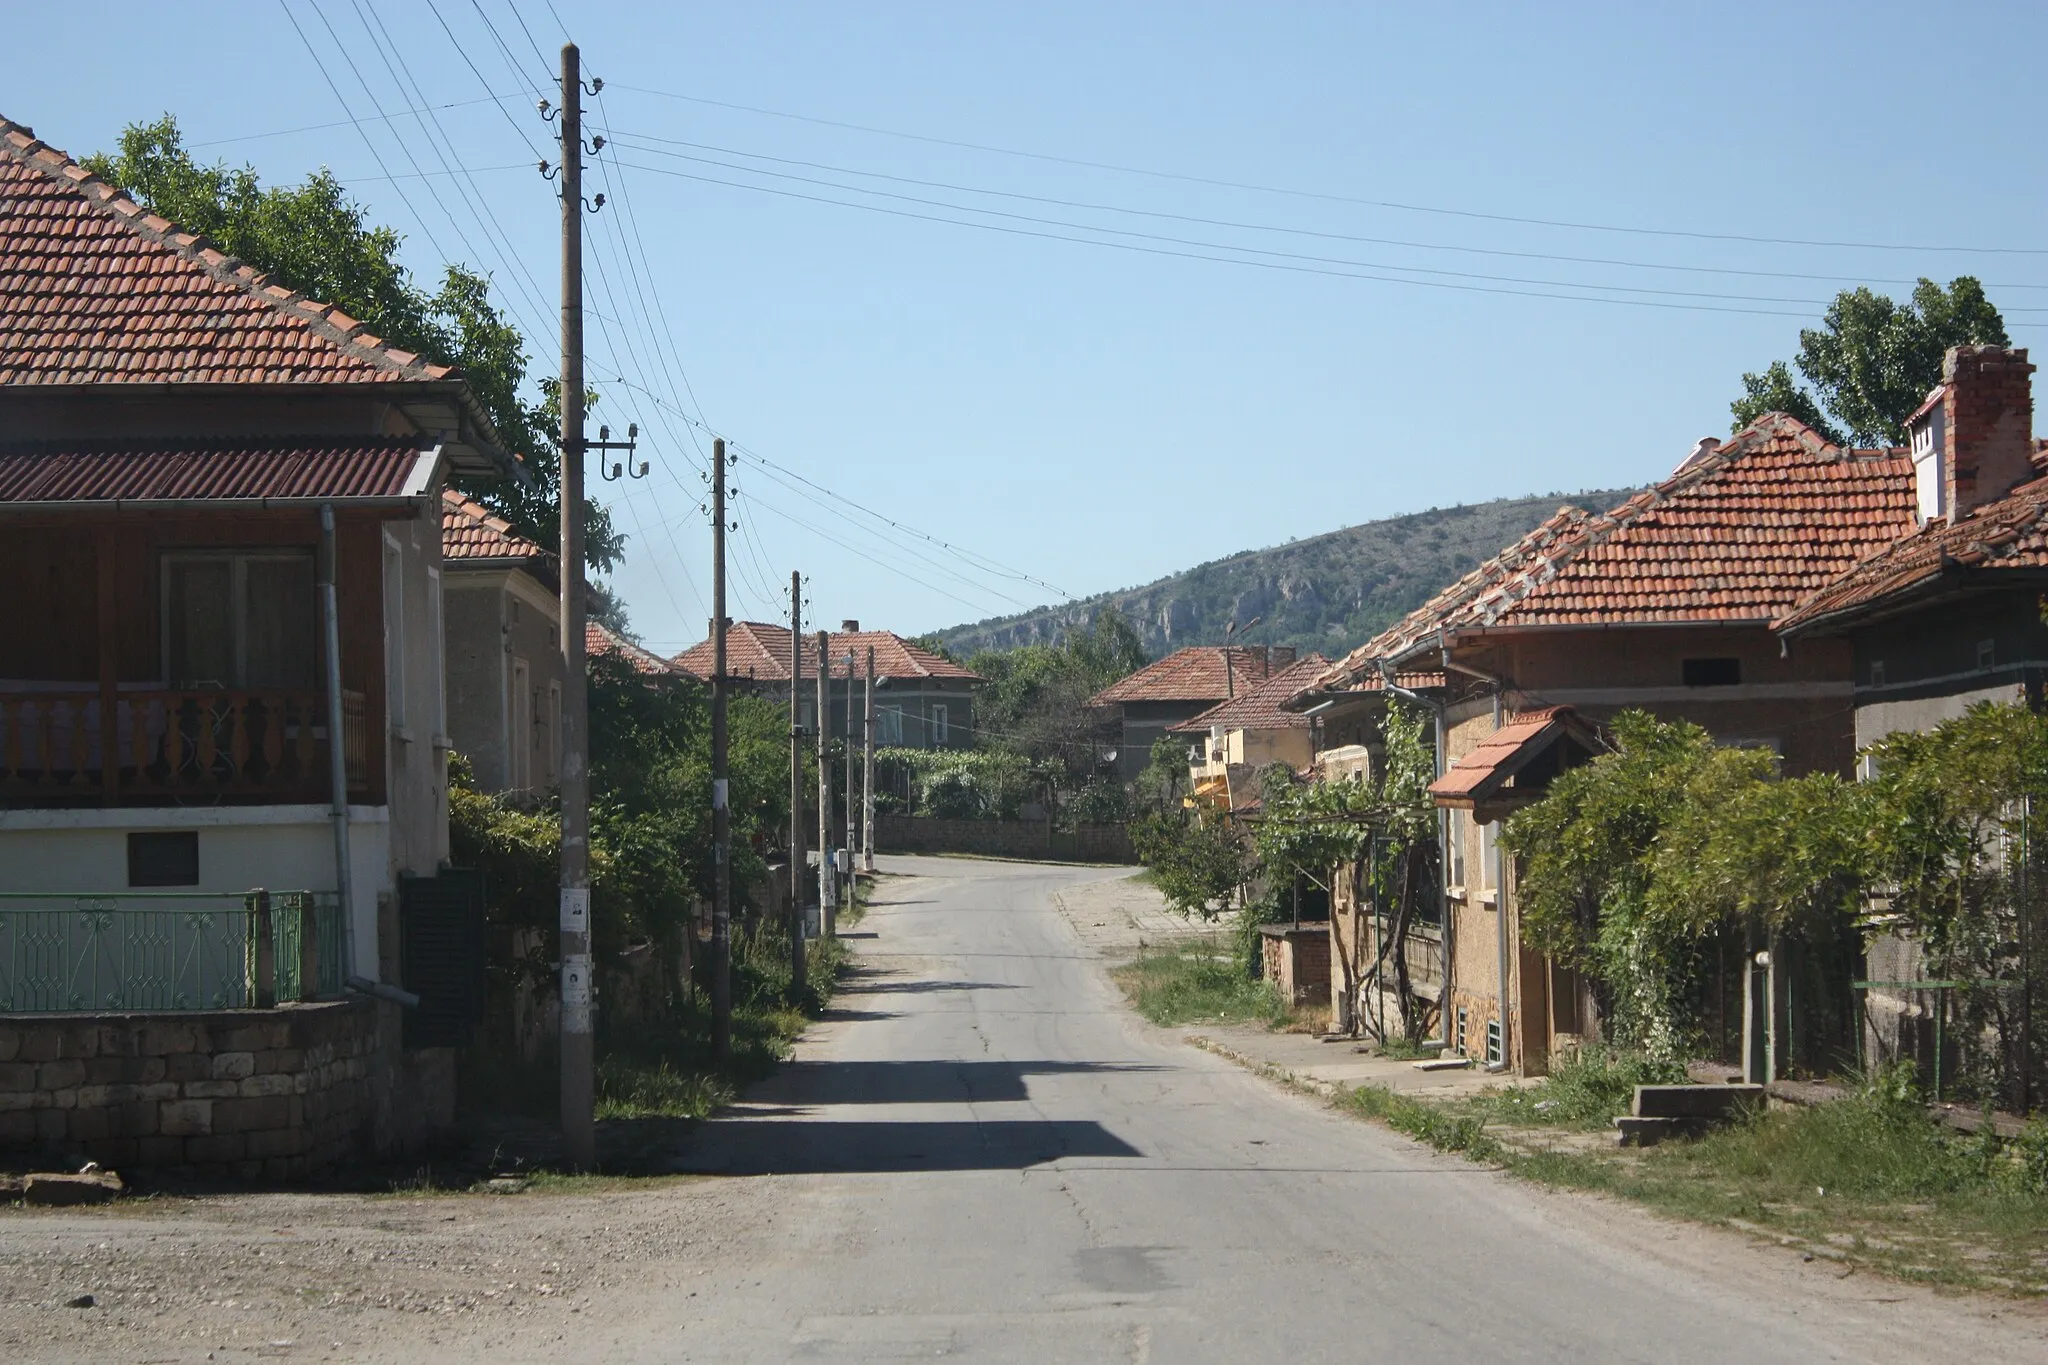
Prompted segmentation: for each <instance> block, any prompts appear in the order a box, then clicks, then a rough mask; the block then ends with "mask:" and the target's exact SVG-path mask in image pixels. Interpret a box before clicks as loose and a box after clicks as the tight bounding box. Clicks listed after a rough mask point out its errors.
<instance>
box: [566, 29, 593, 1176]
mask: <svg viewBox="0 0 2048 1365" xmlns="http://www.w3.org/2000/svg"><path fill="white" fill-rule="evenodd" d="M561 117H562V470H561V474H562V481H561V482H562V493H561V519H562V559H561V579H562V603H561V618H562V672H563V676H562V722H561V724H562V728H561V745H562V769H561V784H562V898H561V938H562V941H561V953H562V1026H561V1027H562V1037H561V1045H562V1150H563V1154H564V1155H565V1156H566V1157H567V1158H568V1162H569V1165H570V1166H572V1167H575V1168H576V1169H579V1170H587V1169H589V1168H590V1167H591V1166H593V1165H595V1164H596V1162H597V1125H596V1115H595V1103H596V1098H597V1091H596V1085H597V1079H596V1060H595V1057H594V1053H593V1048H592V1043H591V1033H590V747H589V746H590V734H589V728H590V727H589V698H588V696H587V695H586V688H585V685H584V666H583V610H584V596H583V594H584V588H583V77H582V74H581V71H580V70H579V67H578V61H577V52H576V45H575V44H574V43H565V44H564V45H563V47H562V108H561Z"/></svg>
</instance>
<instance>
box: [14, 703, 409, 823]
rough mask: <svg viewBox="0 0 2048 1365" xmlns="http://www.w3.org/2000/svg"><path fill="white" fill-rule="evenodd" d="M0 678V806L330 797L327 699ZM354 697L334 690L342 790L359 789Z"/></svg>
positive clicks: (365, 770) (360, 718)
mask: <svg viewBox="0 0 2048 1365" xmlns="http://www.w3.org/2000/svg"><path fill="white" fill-rule="evenodd" d="M103 695H104V694H103V693H101V692H100V691H98V690H96V689H91V688H77V687H65V688H61V689H56V688H46V687H43V686H40V685H37V684H33V683H28V684H23V683H6V682H0V806H11V807H23V806H32V807H48V806H92V805H127V806H138V805H187V804H208V805H211V804H224V803H270V804H281V803H293V802H320V801H326V800H327V799H329V797H330V795H331V790H330V781H331V778H330V775H329V767H328V765H329V762H330V759H329V756H328V755H329V749H328V738H329V737H328V727H327V699H326V697H325V696H324V695H323V694H321V693H319V692H305V691H281V690H260V691H229V690H224V689H219V688H202V689H196V690H184V691H165V690H140V689H135V688H132V687H129V686H125V685H124V686H122V687H121V688H119V689H118V690H117V691H116V692H115V693H114V696H113V700H112V704H111V705H106V704H104V702H103ZM365 713H366V706H365V702H364V698H363V695H362V694H361V693H360V692H343V693H342V753H343V758H344V760H345V762H346V765H347V771H348V786H349V790H350V791H352V792H354V791H359V790H362V789H365V788H367V786H368V782H369V743H368V731H367V726H366V724H365V720H364V717H365Z"/></svg>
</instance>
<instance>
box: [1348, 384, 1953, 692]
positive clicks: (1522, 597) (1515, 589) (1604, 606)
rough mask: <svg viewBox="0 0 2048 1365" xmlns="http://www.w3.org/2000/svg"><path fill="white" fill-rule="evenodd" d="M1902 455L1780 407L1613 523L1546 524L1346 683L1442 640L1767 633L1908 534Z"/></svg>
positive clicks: (1387, 641) (1454, 590)
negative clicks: (1527, 630)
mask: <svg viewBox="0 0 2048 1365" xmlns="http://www.w3.org/2000/svg"><path fill="white" fill-rule="evenodd" d="M1914 506H1915V500H1914V492H1913V470H1912V464H1911V461H1910V460H1909V458H1908V457H1907V454H1906V452H1905V451H1902V450H1842V449H1840V448H1838V447H1836V446H1833V445H1830V444H1828V443H1827V442H1826V441H1824V440H1822V439H1821V438H1820V437H1819V436H1818V435H1816V434H1815V433H1814V432H1813V431H1812V429H1811V428H1809V427H1807V426H1806V425H1805V424H1804V423H1802V422H1800V421H1798V420H1797V419H1796V418H1793V417H1789V416H1787V415H1785V414H1784V413H1771V414H1769V415H1767V416H1765V417H1762V418H1759V419H1758V420H1757V421H1756V422H1754V423H1752V424H1751V425H1750V426H1748V427H1746V428H1744V429H1743V431H1742V432H1741V433H1739V434H1738V435H1736V436H1735V437H1734V438H1733V439H1731V440H1730V441H1728V442H1727V443H1726V444H1725V445H1723V446H1721V447H1720V448H1719V449H1718V450H1714V451H1711V452H1708V453H1705V454H1703V455H1701V456H1699V457H1698V458H1696V459H1690V460H1688V461H1687V463H1686V465H1685V466H1684V467H1683V468H1682V469H1681V470H1680V471H1679V472H1678V473H1677V474H1675V475H1673V476H1672V477H1671V478H1669V479H1666V480H1665V481H1664V482H1662V483H1660V484H1658V485H1657V486H1656V487H1654V488H1651V489H1648V490H1647V491H1645V492H1642V493H1639V494H1637V495H1636V496H1635V497H1633V498H1630V499H1629V500H1628V501H1627V502H1625V503H1623V504H1622V505H1621V506H1619V507H1617V508H1614V509H1613V510H1612V511H1609V512H1606V513H1600V514H1595V513H1590V512H1586V511H1584V510H1582V509H1579V508H1575V507H1563V508H1560V509H1558V511H1557V513H1556V515H1554V516H1552V517H1551V518H1550V519H1549V520H1548V521H1546V522H1544V523H1543V524H1542V525H1541V526H1539V527H1537V528H1536V529H1535V530H1534V531H1531V532H1530V533H1529V534H1528V535H1526V536H1524V537H1523V538H1522V539H1521V540H1519V541H1517V542H1516V543H1515V544H1514V545H1511V546H1509V547H1508V548H1507V549H1506V550H1504V551H1502V552H1501V553H1500V554H1499V555H1497V556H1496V557H1494V558H1493V559H1491V560H1489V561H1487V562H1486V563H1485V564H1482V565H1480V566H1479V568H1477V569H1475V570H1473V571H1472V572H1471V573H1469V574H1467V575H1466V576H1465V577H1464V578H1461V579H1459V580H1458V581H1457V582H1456V583H1454V584H1452V585H1451V586H1450V587H1448V588H1446V589H1445V590H1444V591H1442V592H1440V593H1438V594H1437V595H1436V596H1435V597H1433V598H1431V599H1430V600H1429V601H1428V602H1426V603H1424V604H1423V605H1422V606H1421V607H1420V608H1418V609H1417V610H1415V611H1413V612H1411V613H1410V614H1409V615H1408V616H1407V617H1406V618H1405V619H1403V620H1402V621H1400V622H1399V623H1398V624H1396V625H1395V626H1393V627H1392V628H1391V629H1389V630H1387V631H1385V632H1383V633H1382V634H1381V635H1379V636H1378V637H1376V638H1374V639H1372V640H1370V641H1367V642H1366V643H1365V644H1364V645H1362V646H1360V647H1359V648H1358V649H1356V650H1354V651H1352V653H1351V654H1349V655H1347V656H1346V657H1345V659H1344V660H1343V662H1341V663H1339V664H1338V665H1337V666H1336V667H1335V668H1333V669H1331V670H1330V672H1329V673H1328V674H1326V675H1325V676H1324V678H1323V682H1324V683H1325V684H1326V685H1333V686H1334V685H1339V684H1341V683H1342V682H1343V681H1344V680H1346V679H1347V678H1350V677H1354V676H1358V675H1361V674H1363V673H1365V672H1366V671H1367V669H1368V666H1369V665H1370V663H1371V661H1372V660H1374V659H1382V658H1384V659H1390V660H1391V659H1400V658H1402V657H1404V656H1407V655H1410V654H1413V653H1415V652H1417V651H1419V650H1420V649H1422V648H1424V647H1426V646H1427V645H1428V644H1429V643H1430V642H1432V641H1433V640H1434V639H1435V638H1436V637H1437V634H1438V632H1439V631H1449V632H1452V633H1456V632H1459V631H1466V630H1512V629H1516V628H1521V627H1532V626H1574V625H1587V626H1616V625H1633V624H1648V623H1658V624H1678V623H1693V622H1698V623H1702V624H1721V623H1729V622H1745V623H1757V624H1762V623H1767V622H1769V621H1770V620H1772V619H1773V618H1774V617H1776V616H1778V615H1780V614H1782V613H1783V612H1785V611H1787V610H1789V609H1790V608H1791V607H1792V606H1793V605H1795V604H1796V603H1798V602H1799V601H1800V600H1801V599H1802V598H1804V597H1806V596H1807V595H1808V594H1810V593H1812V592H1814V591H1815V590H1816V589H1818V588H1819V587H1821V586H1822V585H1823V584H1825V583H1827V582H1828V581H1830V580H1831V579H1832V578H1834V576H1835V575H1837V574H1839V573H1841V572H1842V571H1843V570H1844V569H1846V568H1848V567H1849V566H1850V565H1853V564H1855V563H1856V562H1857V561H1858V560H1859V559H1862V558H1863V557H1864V556H1866V555H1868V554H1870V553H1872V552H1873V551H1875V550H1878V549H1880V548H1882V547H1883V546H1885V545H1888V544H1890V543H1891V542H1892V541H1893V540H1896V539H1897V538H1898V537H1900V536H1902V535H1905V534H1908V533H1910V532H1911V531H1912V530H1913V526H1914Z"/></svg>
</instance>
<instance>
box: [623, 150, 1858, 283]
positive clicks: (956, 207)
mask: <svg viewBox="0 0 2048 1365" xmlns="http://www.w3.org/2000/svg"><path fill="white" fill-rule="evenodd" d="M631 149H632V150H634V151H639V152H646V153H650V154H652V155H655V156H666V157H673V158H675V159H676V160H679V161H691V162H695V163H697V164H699V165H705V166H717V167H719V168H721V169H723V170H728V171H739V172H741V173H742V174H745V175H761V176H770V177H773V178H774V179H777V180H793V181H796V182H797V183H799V184H804V185H817V186H820V187H823V188H826V189H835V190H840V191H843V192H845V193H849V194H867V195H874V196H876V197H877V198H882V199H894V200H898V201H900V202H902V203H907V204H923V205H925V206H927V207H930V208H944V209H952V210H953V211H954V212H956V213H979V214H986V215H988V216H990V217H995V218H1008V219H1011V220H1013V221H1016V222H1023V223H1042V224H1046V225H1048V226H1052V227H1065V228H1073V229H1075V230H1077V231H1081V232H1101V233H1109V234H1113V235H1115V236H1118V237H1134V238H1137V239H1139V240H1142V241H1148V242H1167V243H1171V244H1173V245H1176V246H1191V247H1203V248H1206V249H1208V250H1211V251H1237V252H1243V253H1246V254H1248V255H1254V256H1271V257H1274V258H1276V259H1279V260H1289V261H1312V262H1315V263H1316V264H1319V265H1344V266H1353V267H1356V268H1358V269H1362V270H1399V271H1407V272H1409V273H1412V274H1418V275H1443V276H1446V277H1450V278H1455V279H1465V280H1489V281H1495V282H1499V283H1505V284H1534V285H1542V286H1546V287H1549V288H1555V289H1600V290H1607V291H1609V292H1618V293H1629V294H1661V295H1666V296H1669V297H1674V298H1690V299H1730V300H1735V301H1737V302H1748V303H1794V304H1799V305H1801V306H1803V307H1807V308H1825V307H1826V306H1827V303H1826V301H1825V300H1823V299H1795V298H1785V297H1782V296H1779V295H1762V294H1726V293H1712V292H1708V291H1703V290H1694V289H1658V288H1655V287H1653V286H1649V285H1630V284H1586V283H1581V282H1579V281H1576V280H1541V279H1529V278H1526V277H1524V276H1520V275H1487V274H1480V273H1477V272H1474V271H1469V270H1440V269H1436V268H1433V267H1430V266H1419V265H1391V264H1388V263H1387V262H1384V261H1356V260H1350V259H1348V258H1345V257H1342V256H1311V255H1307V254H1305V253H1302V252H1295V251H1273V250H1270V249H1267V248H1265V247H1254V246H1237V245H1235V244H1233V243H1229V242H1209V241H1202V240H1199V239H1195V238H1188V237H1169V236H1165V235H1163V234H1160V233H1156V232H1138V231H1134V230H1132V229H1130V228H1114V227H1100V226H1097V225H1096V224H1093V223H1074V222H1069V221H1067V220H1065V219H1061V218H1040V217H1037V216H1035V215H1033V214H1028V213H1012V212H1009V211H1008V210H1005V209H984V208H976V207H974V206H973V205H971V204H955V203H952V202H950V201H948V200H943V199H925V198H921V197H919V196H917V195H910V194H897V193H894V192H892V191H889V190H871V189H867V188H864V187H862V186H859V185H842V184H839V183H838V182H836V181H832V180H819V179H816V178H814V177H812V176H807V175H792V174H790V173H788V172H786V171H768V170H761V169H759V168H758V167H754V166H741V165H734V164H733V163H732V162H729V161H717V160H713V159H712V158H710V157H701V156H691V155H689V154H688V153H686V152H668V151H663V150H661V149H660V148H658V147H633V148H631ZM834 169H836V168H834ZM847 173H848V174H853V175H859V174H862V172H859V171H852V172H847ZM889 178H890V179H895V178H896V177H893V176H892V177H889ZM913 183H917V184H929V183H932V182H928V181H916V182H913ZM943 188H958V187H953V186H945V187H943ZM962 192H963V193H968V194H984V193H1000V191H985V190H974V189H966V190H963V191H962ZM1018 197H1020V198H1034V197H1035V196H1030V195H1022V196H1018ZM1042 202H1050V203H1072V201H1068V200H1048V201H1042ZM1073 206H1074V207H1077V208H1084V209H1098V210H1101V211H1104V212H1120V211H1121V210H1117V209H1114V208H1105V207H1104V206H1102V205H1093V204H1074V205H1073ZM1164 216H1167V217H1178V216H1179V215H1174V214H1168V215H1164ZM1195 221H1204V222H1214V221H1215V220H1212V219H1198V220H1195ZM1220 225H1221V226H1225V227H1243V226H1245V225H1243V224H1233V223H1223V224H1220ZM1318 235H1321V234H1318Z"/></svg>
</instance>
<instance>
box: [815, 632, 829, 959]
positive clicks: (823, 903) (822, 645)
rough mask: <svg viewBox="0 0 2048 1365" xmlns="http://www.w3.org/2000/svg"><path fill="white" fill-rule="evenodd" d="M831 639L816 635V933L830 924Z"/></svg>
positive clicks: (820, 634)
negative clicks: (828, 745)
mask: <svg viewBox="0 0 2048 1365" xmlns="http://www.w3.org/2000/svg"><path fill="white" fill-rule="evenodd" d="M831 648H832V644H831V637H830V636H828V635H826V634H825V632H824V631H822V630H821V631H819V632H818V931H819V932H820V933H823V932H825V926H826V925H828V924H830V923H831V921H832V765H831V764H830V763H829V762H827V761H826V758H825V741H826V740H827V739H828V738H830V736H831V730H832V655H831Z"/></svg>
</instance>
